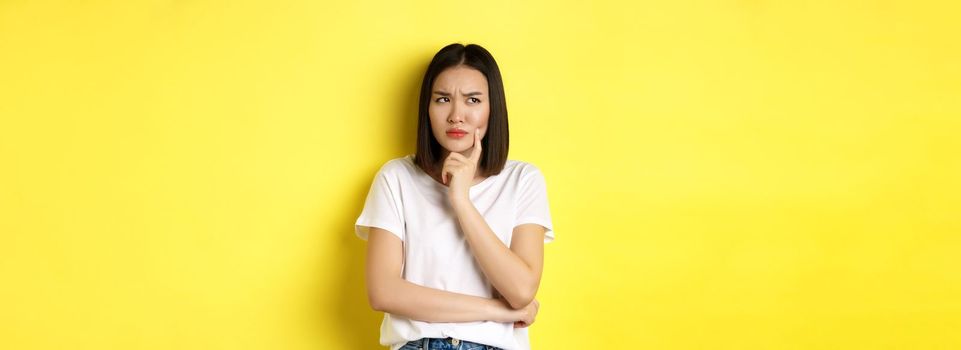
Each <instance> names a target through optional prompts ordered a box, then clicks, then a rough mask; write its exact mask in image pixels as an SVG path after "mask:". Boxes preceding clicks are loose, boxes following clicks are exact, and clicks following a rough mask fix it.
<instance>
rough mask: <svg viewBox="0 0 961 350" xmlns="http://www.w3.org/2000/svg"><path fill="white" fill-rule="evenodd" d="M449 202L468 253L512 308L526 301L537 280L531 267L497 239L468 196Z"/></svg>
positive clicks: (534, 289) (530, 298)
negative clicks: (465, 242) (469, 252)
mask: <svg viewBox="0 0 961 350" xmlns="http://www.w3.org/2000/svg"><path fill="white" fill-rule="evenodd" d="M452 206H453V208H454V212H455V213H456V215H457V219H458V221H459V222H460V226H461V229H462V230H463V231H464V236H465V239H466V240H467V243H468V246H470V250H471V253H472V254H473V256H474V258H475V259H476V260H477V263H478V265H479V266H480V268H481V270H482V271H483V272H484V275H485V276H486V277H487V280H488V281H490V283H491V285H492V286H493V287H494V288H495V289H496V290H497V291H498V292H499V293H500V294H501V295H503V296H504V298H505V299H507V301H508V302H509V303H510V305H511V306H512V307H513V308H515V309H519V308H522V307H524V306H526V305H527V304H529V303H530V302H531V300H532V299H533V298H534V295H533V294H534V293H535V292H536V290H537V285H536V284H537V283H538V281H536V280H535V275H534V272H533V271H532V270H531V267H530V266H528V265H527V263H525V262H524V260H523V259H521V258H520V257H519V256H517V254H514V252H513V251H511V250H510V248H509V247H507V246H506V245H505V244H504V243H503V242H501V240H500V238H498V237H497V235H496V234H494V231H493V230H491V228H490V226H489V225H488V224H487V221H486V220H484V217H483V216H482V215H481V214H480V212H479V211H477V208H476V207H475V206H474V204H473V203H471V202H470V200H469V199H455V200H453V201H452Z"/></svg>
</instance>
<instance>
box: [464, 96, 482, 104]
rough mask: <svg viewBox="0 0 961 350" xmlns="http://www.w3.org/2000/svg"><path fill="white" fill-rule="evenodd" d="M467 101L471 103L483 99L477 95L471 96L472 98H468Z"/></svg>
mask: <svg viewBox="0 0 961 350" xmlns="http://www.w3.org/2000/svg"><path fill="white" fill-rule="evenodd" d="M467 101H468V102H470V103H480V101H481V100H480V99H478V98H477V97H471V98H469V99H467Z"/></svg>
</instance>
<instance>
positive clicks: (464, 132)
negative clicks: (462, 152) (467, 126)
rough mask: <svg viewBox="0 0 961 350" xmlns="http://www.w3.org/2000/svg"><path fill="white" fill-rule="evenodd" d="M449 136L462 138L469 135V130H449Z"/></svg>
mask: <svg viewBox="0 0 961 350" xmlns="http://www.w3.org/2000/svg"><path fill="white" fill-rule="evenodd" d="M447 135H450V136H455V137H462V136H464V135H467V130H464V129H458V128H453V129H447Z"/></svg>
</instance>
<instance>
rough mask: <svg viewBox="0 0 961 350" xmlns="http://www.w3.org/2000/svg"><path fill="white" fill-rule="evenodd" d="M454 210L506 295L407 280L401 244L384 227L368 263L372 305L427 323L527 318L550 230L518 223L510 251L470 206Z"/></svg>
mask: <svg viewBox="0 0 961 350" xmlns="http://www.w3.org/2000/svg"><path fill="white" fill-rule="evenodd" d="M455 210H456V211H458V215H457V216H458V219H459V220H460V224H461V228H462V229H463V231H464V234H465V236H466V239H467V241H468V244H469V245H470V249H471V252H472V253H473V254H474V257H475V259H477V261H478V264H479V265H480V267H481V269H482V270H483V272H484V274H485V276H486V277H487V278H488V280H489V281H491V284H492V285H493V286H494V288H495V289H496V290H497V291H498V292H499V293H500V294H501V295H502V296H503V297H504V299H501V298H484V297H477V296H473V295H467V294H460V293H454V292H448V291H444V290H439V289H434V288H429V287H424V286H421V285H417V284H414V283H411V282H408V281H406V280H404V278H403V276H402V271H403V262H404V256H403V254H404V253H403V242H401V240H400V239H399V238H397V236H395V235H394V234H392V233H390V232H388V231H386V230H383V229H380V228H376V227H371V228H370V234H369V236H368V243H367V266H366V270H367V271H366V278H367V295H368V299H369V302H370V305H371V307H372V308H373V309H374V310H378V311H382V312H388V313H391V314H395V315H399V316H404V317H407V318H410V319H414V320H420V321H426V322H472V321H495V322H515V321H519V320H522V319H524V316H523V315H524V314H525V312H526V313H528V314H529V313H530V311H529V310H528V311H525V310H523V309H525V308H529V305H530V304H531V301H532V300H533V298H534V295H535V294H536V292H537V287H538V284H539V283H540V276H541V271H542V266H543V254H544V250H543V249H544V246H543V242H544V232H545V231H546V229H545V228H544V227H542V226H540V225H535V224H524V225H519V226H517V227H516V228H515V229H514V236H513V238H512V239H511V241H512V242H511V247H510V248H509V249H508V247H507V246H505V245H504V244H503V243H502V242H501V241H500V240H499V239H498V238H497V236H496V235H495V234H494V233H493V231H491V229H490V227H489V226H488V225H487V222H486V221H484V218H483V217H482V216H481V215H480V213H479V212H477V209H476V208H474V206H473V205H472V204H471V205H469V206H466V205H465V206H460V205H457V206H455ZM505 299H506V300H505ZM534 312H535V313H536V311H534Z"/></svg>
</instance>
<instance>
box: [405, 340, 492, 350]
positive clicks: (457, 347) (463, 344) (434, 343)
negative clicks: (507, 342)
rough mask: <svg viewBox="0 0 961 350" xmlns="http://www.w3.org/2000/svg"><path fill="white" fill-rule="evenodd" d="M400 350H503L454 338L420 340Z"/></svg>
mask: <svg viewBox="0 0 961 350" xmlns="http://www.w3.org/2000/svg"><path fill="white" fill-rule="evenodd" d="M401 349H402V350H408V349H419V350H503V349H501V348H498V347H495V346H490V345H486V344H481V343H475V342H471V341H466V340H460V339H456V338H450V337H447V338H420V339H418V340H412V341H409V342H407V344H404V346H403V347H401Z"/></svg>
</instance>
